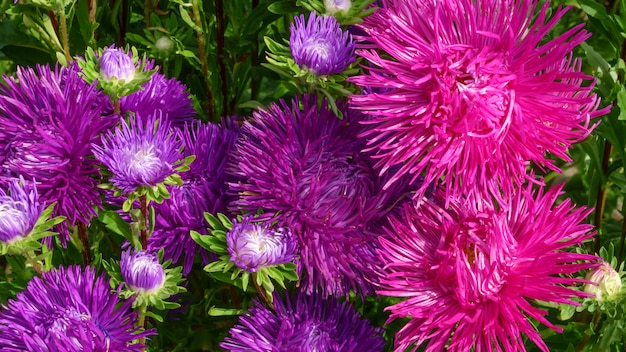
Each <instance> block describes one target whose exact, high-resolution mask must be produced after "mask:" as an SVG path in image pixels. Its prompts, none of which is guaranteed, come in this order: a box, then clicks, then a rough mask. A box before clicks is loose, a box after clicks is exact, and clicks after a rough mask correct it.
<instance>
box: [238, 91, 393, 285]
mask: <svg viewBox="0 0 626 352" xmlns="http://www.w3.org/2000/svg"><path fill="white" fill-rule="evenodd" d="M300 104H302V108H300ZM325 104H326V102H323V104H322V107H318V105H317V97H315V96H310V97H305V98H304V99H302V100H300V99H295V100H294V101H293V102H292V103H291V104H290V105H288V104H287V103H286V102H284V101H282V102H281V105H278V104H273V105H271V106H269V107H268V108H267V110H260V111H259V112H257V113H255V114H254V117H253V119H252V120H251V121H249V122H246V124H245V125H244V127H243V131H244V136H243V137H242V138H240V140H239V142H238V143H237V145H236V146H235V155H234V163H233V167H232V170H231V172H232V174H233V175H234V176H236V177H237V178H238V179H239V180H240V181H239V182H236V183H231V184H230V189H231V191H233V192H236V194H238V195H239V200H237V201H235V202H233V206H234V207H236V208H237V209H240V210H243V211H247V212H251V213H256V212H257V210H259V209H262V210H263V212H264V217H267V218H268V219H269V220H270V221H277V222H278V226H284V227H287V228H289V229H290V230H291V231H292V233H293V234H294V235H295V236H296V238H297V240H298V246H299V248H300V253H299V255H300V265H299V268H298V270H299V271H300V273H305V274H306V276H305V277H304V278H303V285H304V287H305V290H307V292H309V293H310V292H312V291H313V290H316V289H317V287H318V286H321V289H322V290H323V291H324V292H325V293H326V294H340V295H341V294H347V293H348V292H349V291H350V290H351V289H354V290H356V291H358V292H360V293H364V294H368V293H371V292H372V281H373V280H374V279H375V278H374V277H372V276H374V275H373V271H372V266H374V265H376V263H378V260H377V256H376V254H375V247H376V238H375V236H374V235H372V234H370V233H369V232H368V229H369V226H370V225H371V224H372V223H374V222H376V221H377V220H379V219H381V218H383V217H384V215H385V214H386V213H387V211H388V202H389V201H390V199H394V200H395V199H397V198H393V197H394V196H396V195H394V194H393V193H391V192H386V193H383V192H381V191H380V189H381V185H382V183H383V182H381V180H379V178H378V177H377V175H376V173H375V172H374V170H373V169H372V167H371V165H370V160H371V159H370V158H369V157H368V156H367V155H364V154H363V153H361V149H362V147H363V146H364V141H363V140H360V139H358V138H357V135H358V134H359V133H360V132H361V131H362V127H361V126H360V125H359V124H358V117H359V116H360V114H358V113H356V112H354V111H352V110H348V109H346V106H345V104H343V103H342V102H338V104H339V107H340V109H342V111H343V116H344V118H343V120H340V119H338V118H337V117H336V116H335V115H334V114H333V112H332V111H331V110H330V109H329V108H327V106H326V105H325ZM301 277H302V276H301Z"/></svg>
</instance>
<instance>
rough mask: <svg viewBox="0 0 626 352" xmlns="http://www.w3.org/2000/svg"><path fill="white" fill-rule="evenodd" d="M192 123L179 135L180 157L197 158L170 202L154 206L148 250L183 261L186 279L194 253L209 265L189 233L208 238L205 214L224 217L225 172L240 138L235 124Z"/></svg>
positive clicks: (203, 253)
mask: <svg viewBox="0 0 626 352" xmlns="http://www.w3.org/2000/svg"><path fill="white" fill-rule="evenodd" d="M230 120H231V119H229V118H226V119H225V121H227V123H225V124H223V125H217V124H200V123H194V124H191V125H188V126H186V127H185V128H184V129H182V130H180V131H179V135H178V137H179V139H180V140H181V141H182V144H183V148H184V149H183V157H189V156H192V155H194V156H196V159H195V160H194V162H193V163H191V165H190V166H189V167H190V169H189V170H188V171H187V172H185V173H183V174H181V178H182V181H183V184H182V185H181V186H178V187H172V188H171V189H170V198H169V199H166V200H164V201H163V203H162V204H157V205H156V206H155V213H156V221H155V227H154V233H153V234H152V236H150V238H149V239H148V249H151V250H158V249H161V248H162V249H164V251H165V252H164V258H165V259H172V260H173V261H174V262H178V261H179V259H180V258H181V257H182V258H183V267H184V271H183V272H184V273H185V275H186V274H188V273H189V271H191V267H192V265H193V260H194V257H195V255H196V253H200V254H201V255H202V257H203V259H204V262H205V264H206V263H208V256H207V253H206V251H204V250H202V249H201V248H200V247H198V245H197V243H196V242H195V241H194V240H193V239H192V238H191V236H190V235H189V233H190V231H192V230H193V231H196V232H198V233H201V234H205V235H206V234H207V231H206V226H205V222H204V213H205V212H209V213H211V214H217V213H227V205H228V203H229V202H230V199H231V196H229V195H227V194H226V190H227V184H226V182H227V180H228V178H227V175H226V173H225V168H226V164H227V162H228V161H229V160H230V159H229V158H230V153H231V151H232V149H233V147H234V144H235V141H236V140H237V137H238V136H239V127H238V125H237V124H236V123H231V121H230Z"/></svg>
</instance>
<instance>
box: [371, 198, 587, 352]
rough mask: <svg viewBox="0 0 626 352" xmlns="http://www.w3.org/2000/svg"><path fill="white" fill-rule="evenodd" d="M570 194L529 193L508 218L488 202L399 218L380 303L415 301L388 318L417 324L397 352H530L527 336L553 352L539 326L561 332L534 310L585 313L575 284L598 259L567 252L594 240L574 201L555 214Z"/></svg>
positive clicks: (428, 208)
mask: <svg viewBox="0 0 626 352" xmlns="http://www.w3.org/2000/svg"><path fill="white" fill-rule="evenodd" d="M560 193H561V192H560V190H559V189H552V190H550V191H547V192H545V193H544V192H543V190H540V191H539V192H538V193H537V194H536V195H535V194H534V193H533V192H532V190H531V189H530V188H527V189H525V190H523V191H522V192H520V193H519V194H518V195H517V196H516V197H515V198H513V199H512V200H511V202H510V203H509V204H510V206H509V207H506V208H499V207H496V206H494V205H492V204H491V203H490V202H489V201H485V200H483V199H465V200H463V201H461V200H459V201H450V206H449V207H448V208H443V207H441V206H440V205H438V202H433V201H430V200H425V201H424V203H423V204H422V205H421V206H420V207H419V208H416V207H414V206H411V205H407V206H405V209H404V213H403V215H402V217H401V218H397V217H393V218H392V219H391V221H390V223H391V228H390V229H388V233H389V235H390V236H388V237H381V238H380V243H381V247H382V248H381V249H380V250H379V255H380V257H381V259H382V261H383V263H384V264H385V267H384V269H383V272H382V274H381V286H382V288H381V289H380V290H379V291H378V293H379V294H381V295H384V296H394V297H403V298H406V299H405V300H404V301H402V302H400V303H398V304H396V305H393V306H390V307H388V308H387V310H390V311H391V312H392V314H391V317H390V320H394V319H396V318H404V317H411V318H412V319H411V320H410V321H409V322H408V323H407V325H406V326H404V327H403V328H402V329H401V330H400V331H399V332H398V334H397V336H396V345H395V347H396V351H405V350H406V349H407V348H409V347H411V346H413V347H414V348H413V350H415V349H416V348H417V346H421V345H427V349H426V350H427V351H442V350H443V349H444V347H445V346H446V345H447V348H448V350H450V351H470V350H471V348H472V347H473V348H474V349H473V350H474V351H476V352H480V351H492V350H493V348H496V350H498V351H523V350H525V348H524V343H523V337H522V336H523V335H526V336H528V338H529V339H530V341H532V342H534V343H535V344H537V345H538V346H539V347H540V349H541V350H543V351H548V348H547V346H546V345H545V343H544V342H543V341H542V340H541V337H540V336H539V333H538V332H537V331H536V330H535V328H534V327H533V325H532V324H531V322H530V321H529V318H533V319H536V320H537V321H539V322H541V323H542V324H544V325H546V326H548V327H550V328H552V329H554V330H556V331H561V328H559V327H557V326H555V325H553V324H552V323H550V322H549V321H548V320H547V319H546V318H545V315H546V314H547V312H546V311H545V310H542V309H539V308H537V307H535V306H533V305H532V304H531V301H533V300H539V301H544V302H553V303H565V304H576V303H575V302H574V301H573V300H572V298H573V297H576V296H578V297H587V296H589V295H588V294H587V293H584V292H582V291H578V290H575V289H573V288H572V287H568V286H570V285H575V284H576V283H579V282H581V281H584V280H581V279H575V278H572V277H571V274H574V273H576V272H577V271H579V270H584V269H587V268H589V267H591V266H592V265H593V262H594V261H596V260H597V259H598V258H597V257H595V256H592V255H587V254H578V253H574V252H567V251H563V250H564V249H565V248H567V247H570V246H573V245H576V244H579V243H580V242H581V241H583V240H585V239H589V238H590V237H592V236H593V234H594V233H593V231H592V225H588V224H585V223H584V220H585V217H586V216H587V215H588V214H589V213H590V210H589V209H584V208H578V209H577V208H576V207H575V206H574V205H573V204H572V203H571V202H570V201H569V200H566V201H564V202H562V203H560V204H559V205H554V203H555V201H556V200H557V197H558V196H559V194H560ZM441 203H443V202H441ZM495 346H498V347H495Z"/></svg>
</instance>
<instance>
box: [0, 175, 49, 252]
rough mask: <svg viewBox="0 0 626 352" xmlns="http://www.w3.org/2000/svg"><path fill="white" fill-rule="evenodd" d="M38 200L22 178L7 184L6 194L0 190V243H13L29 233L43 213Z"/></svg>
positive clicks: (34, 192)
mask: <svg viewBox="0 0 626 352" xmlns="http://www.w3.org/2000/svg"><path fill="white" fill-rule="evenodd" d="M38 200H39V196H38V194H37V190H36V189H33V190H30V191H29V190H27V189H26V187H25V186H24V179H23V178H20V180H19V181H18V180H15V181H13V182H11V183H9V188H8V192H5V191H4V190H3V189H0V241H2V242H5V243H13V242H14V241H17V240H19V239H21V238H24V237H27V236H28V235H29V234H30V233H31V231H32V230H33V228H34V227H35V224H36V223H37V220H38V219H39V216H40V215H41V213H42V211H43V206H42V205H40V204H39V201H38Z"/></svg>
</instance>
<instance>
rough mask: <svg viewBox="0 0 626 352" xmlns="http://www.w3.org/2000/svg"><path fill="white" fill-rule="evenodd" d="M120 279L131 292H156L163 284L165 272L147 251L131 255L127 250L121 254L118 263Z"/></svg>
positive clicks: (152, 254) (155, 257)
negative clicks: (120, 273)
mask: <svg viewBox="0 0 626 352" xmlns="http://www.w3.org/2000/svg"><path fill="white" fill-rule="evenodd" d="M120 271H121V272H122V279H123V280H124V282H125V283H126V285H128V287H130V289H131V290H133V291H137V292H142V293H143V292H147V293H150V292H156V291H159V290H160V289H161V288H163V285H164V284H165V271H164V270H163V265H161V263H159V257H157V256H156V255H155V254H154V253H150V252H147V251H137V252H135V253H131V250H130V249H128V250H126V251H125V252H123V253H122V260H121V261H120Z"/></svg>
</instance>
